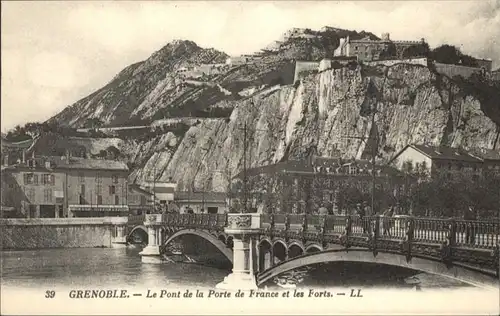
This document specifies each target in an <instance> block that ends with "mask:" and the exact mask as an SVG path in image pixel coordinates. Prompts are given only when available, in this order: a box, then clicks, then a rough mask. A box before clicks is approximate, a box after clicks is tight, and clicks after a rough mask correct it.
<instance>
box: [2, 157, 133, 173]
mask: <svg viewBox="0 0 500 316" xmlns="http://www.w3.org/2000/svg"><path fill="white" fill-rule="evenodd" d="M32 159H33V158H27V159H26V160H27V161H28V160H32ZM35 161H36V166H37V167H38V168H44V169H45V162H51V164H52V166H51V169H77V170H78V169H80V170H114V171H128V170H129V169H128V167H127V164H126V163H124V162H121V161H116V160H106V159H88V158H77V157H70V158H69V161H68V160H67V158H66V157H64V156H63V157H55V156H50V157H36V158H35ZM23 167H24V168H27V167H29V166H28V164H27V163H18V164H14V165H12V166H9V168H8V169H17V168H23Z"/></svg>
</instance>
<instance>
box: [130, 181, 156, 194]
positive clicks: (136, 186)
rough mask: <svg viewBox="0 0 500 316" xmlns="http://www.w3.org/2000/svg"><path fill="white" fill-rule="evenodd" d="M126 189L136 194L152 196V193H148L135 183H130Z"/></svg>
mask: <svg viewBox="0 0 500 316" xmlns="http://www.w3.org/2000/svg"><path fill="white" fill-rule="evenodd" d="M128 187H129V188H130V189H132V190H134V191H136V192H139V193H142V194H145V195H153V193H151V192H149V191H148V190H144V189H143V188H141V187H140V186H139V185H138V184H137V183H131V184H129V185H128Z"/></svg>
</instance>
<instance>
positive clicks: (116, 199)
mask: <svg viewBox="0 0 500 316" xmlns="http://www.w3.org/2000/svg"><path fill="white" fill-rule="evenodd" d="M118 204H120V197H119V196H118V195H115V205H118Z"/></svg>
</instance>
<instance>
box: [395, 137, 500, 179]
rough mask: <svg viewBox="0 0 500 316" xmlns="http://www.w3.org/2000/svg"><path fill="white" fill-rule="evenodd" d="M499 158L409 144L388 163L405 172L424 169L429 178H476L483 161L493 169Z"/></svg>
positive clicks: (439, 147)
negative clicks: (466, 175)
mask: <svg viewBox="0 0 500 316" xmlns="http://www.w3.org/2000/svg"><path fill="white" fill-rule="evenodd" d="M493 152H494V151H493ZM488 157H489V158H491V159H493V158H494V157H496V159H497V160H495V159H493V160H488ZM499 158H500V157H499V154H498V153H496V155H493V154H492V153H491V152H490V151H488V152H486V151H477V152H476V153H475V154H474V153H473V152H470V151H466V150H464V149H460V148H453V147H447V146H429V145H419V144H409V145H407V146H405V147H404V148H403V149H401V150H400V151H399V152H398V153H397V154H396V155H395V156H394V157H393V158H392V159H391V160H390V161H389V164H390V165H392V166H394V167H396V168H397V169H399V170H406V171H408V170H407V169H413V170H416V169H417V168H420V169H426V170H427V174H428V175H429V176H430V177H433V176H435V175H437V174H439V173H444V174H446V175H447V176H453V175H454V174H464V173H465V174H470V175H471V176H472V177H473V178H477V177H479V176H480V175H481V172H482V170H483V167H484V166H485V161H487V164H486V165H488V166H490V167H492V168H494V167H495V166H496V165H497V164H498V162H500V159H499ZM495 161H496V162H495Z"/></svg>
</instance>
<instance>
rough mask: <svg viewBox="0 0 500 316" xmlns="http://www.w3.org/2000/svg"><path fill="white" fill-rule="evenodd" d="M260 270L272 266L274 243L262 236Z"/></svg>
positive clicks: (259, 245)
mask: <svg viewBox="0 0 500 316" xmlns="http://www.w3.org/2000/svg"><path fill="white" fill-rule="evenodd" d="M257 249H258V256H259V271H264V270H266V269H269V268H271V267H272V260H273V243H272V241H271V240H270V239H269V238H266V237H264V238H262V239H261V240H260V241H259V243H258V245H257Z"/></svg>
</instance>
